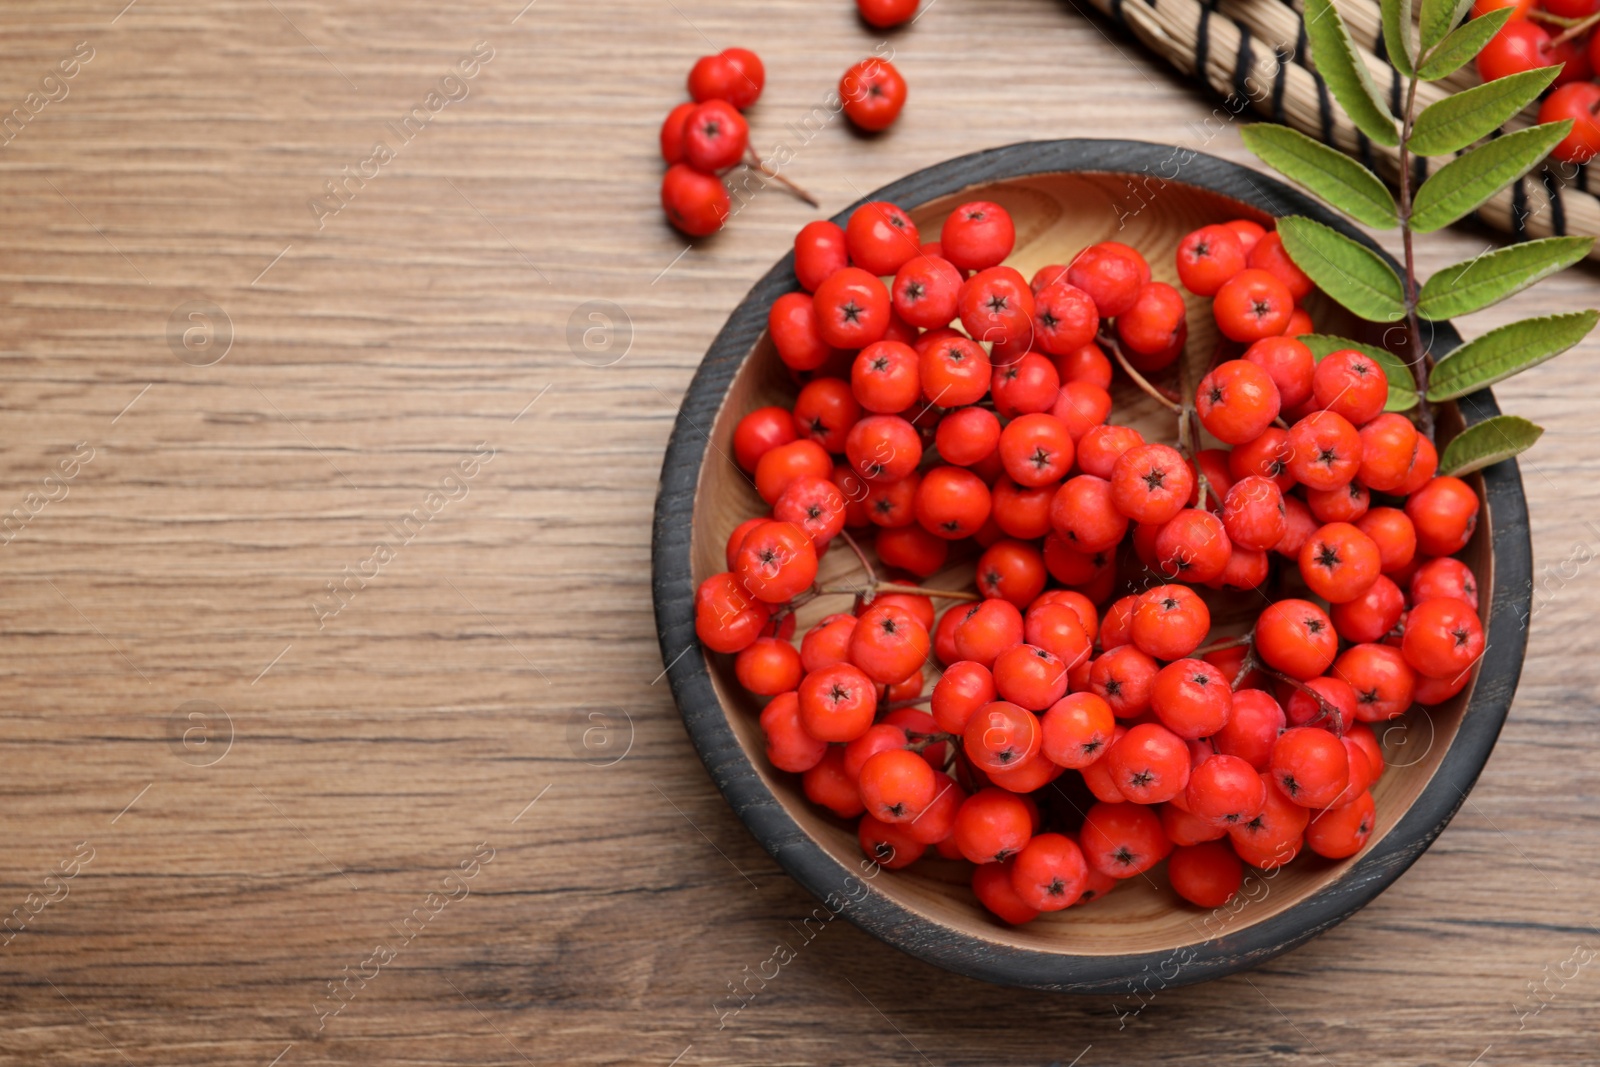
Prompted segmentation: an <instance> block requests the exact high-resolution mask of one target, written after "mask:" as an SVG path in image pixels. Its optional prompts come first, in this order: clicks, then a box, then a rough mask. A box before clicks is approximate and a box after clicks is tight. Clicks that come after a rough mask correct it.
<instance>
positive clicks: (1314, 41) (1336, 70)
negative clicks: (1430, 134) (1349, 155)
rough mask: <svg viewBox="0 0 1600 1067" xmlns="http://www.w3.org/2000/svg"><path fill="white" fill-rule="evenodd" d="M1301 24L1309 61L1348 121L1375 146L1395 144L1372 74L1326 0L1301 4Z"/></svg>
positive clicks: (1390, 121) (1391, 123)
mask: <svg viewBox="0 0 1600 1067" xmlns="http://www.w3.org/2000/svg"><path fill="white" fill-rule="evenodd" d="M1305 21H1306V39H1307V40H1308V41H1310V43H1311V60H1312V62H1313V63H1315V64H1316V68H1317V73H1318V74H1320V75H1322V80H1323V81H1325V82H1327V83H1328V91H1329V92H1330V93H1332V94H1333V98H1334V99H1335V100H1337V101H1339V106H1340V107H1342V108H1344V110H1345V114H1347V115H1349V116H1350V121H1351V122H1353V123H1355V124H1356V128H1357V129H1359V130H1360V131H1361V132H1362V133H1364V134H1366V135H1367V136H1368V137H1369V138H1371V139H1372V140H1373V141H1374V142H1376V143H1378V144H1382V145H1397V144H1399V143H1400V134H1399V133H1398V131H1396V130H1395V128H1394V116H1393V115H1391V114H1390V113H1389V109H1388V107H1387V106H1386V105H1385V104H1384V102H1383V96H1382V95H1381V94H1380V93H1379V92H1378V87H1377V85H1375V84H1374V83H1373V81H1372V74H1371V73H1370V72H1369V71H1368V70H1367V66H1366V64H1365V63H1364V62H1363V61H1362V60H1361V58H1360V53H1358V52H1357V51H1356V46H1355V42H1354V41H1352V40H1351V39H1350V31H1349V29H1348V28H1346V27H1345V24H1344V19H1342V18H1340V17H1339V12H1338V11H1336V10H1334V7H1333V4H1332V3H1331V2H1330V0H1305Z"/></svg>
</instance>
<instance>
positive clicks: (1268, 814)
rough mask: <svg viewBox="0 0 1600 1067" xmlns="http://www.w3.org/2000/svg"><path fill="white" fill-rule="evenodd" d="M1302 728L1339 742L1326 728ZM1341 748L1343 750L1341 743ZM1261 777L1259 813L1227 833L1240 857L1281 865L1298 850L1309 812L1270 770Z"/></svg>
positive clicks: (1259, 864)
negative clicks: (1262, 796) (1262, 795)
mask: <svg viewBox="0 0 1600 1067" xmlns="http://www.w3.org/2000/svg"><path fill="white" fill-rule="evenodd" d="M1303 729H1307V730H1308V732H1312V733H1321V734H1322V735H1323V736H1324V737H1327V738H1329V739H1330V740H1332V741H1333V742H1334V743H1335V744H1338V739H1337V738H1335V737H1334V736H1333V735H1332V734H1330V733H1328V732H1327V731H1325V730H1313V729H1310V728H1303ZM1284 736H1288V735H1287V734H1285V735H1284ZM1340 749H1341V751H1342V750H1343V746H1340ZM1261 779H1262V783H1263V784H1264V785H1266V786H1267V789H1266V794H1267V803H1266V806H1265V807H1263V808H1262V809H1261V814H1259V815H1257V816H1256V817H1255V818H1253V819H1251V820H1250V821H1249V822H1247V823H1244V824H1243V825H1240V826H1232V827H1229V828H1228V837H1229V839H1230V840H1231V841H1232V842H1233V847H1234V851H1236V852H1238V853H1239V858H1240V859H1242V860H1244V861H1245V862H1246V863H1249V864H1250V865H1251V866H1253V867H1261V868H1262V869H1263V870H1265V869H1269V868H1270V867H1281V866H1282V865H1283V864H1285V863H1288V862H1289V861H1290V860H1292V859H1293V858H1294V857H1295V854H1296V853H1298V852H1299V850H1300V844H1301V835H1302V834H1303V833H1304V832H1305V828H1306V824H1307V823H1308V822H1310V820H1311V813H1310V812H1309V811H1307V810H1306V809H1305V807H1303V806H1302V805H1299V804H1296V803H1295V802H1294V801H1292V800H1290V799H1289V798H1288V797H1286V796H1285V795H1284V794H1283V790H1281V789H1279V788H1278V787H1277V786H1276V785H1275V784H1273V783H1274V782H1275V781H1276V779H1274V778H1273V775H1272V772H1271V771H1264V772H1263V773H1262V775H1261ZM1263 861H1265V862H1263Z"/></svg>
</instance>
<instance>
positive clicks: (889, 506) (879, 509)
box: [867, 471, 922, 528]
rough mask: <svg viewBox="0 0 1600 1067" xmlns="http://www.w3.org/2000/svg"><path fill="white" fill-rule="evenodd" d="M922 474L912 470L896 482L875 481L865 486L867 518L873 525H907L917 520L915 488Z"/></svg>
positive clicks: (917, 487) (920, 483) (918, 485)
mask: <svg viewBox="0 0 1600 1067" xmlns="http://www.w3.org/2000/svg"><path fill="white" fill-rule="evenodd" d="M921 485H922V475H921V474H919V473H918V472H916V471H912V472H911V473H910V474H908V475H906V476H905V477H904V478H902V479H900V480H899V481H898V482H875V483H873V484H872V485H869V486H868V487H867V518H868V519H870V520H871V521H872V523H873V525H875V526H886V527H890V528H893V527H896V526H909V525H911V524H912V523H913V522H916V521H917V511H916V506H917V490H918V489H919V488H920V487H921Z"/></svg>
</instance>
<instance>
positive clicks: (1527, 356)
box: [1428, 310, 1600, 400]
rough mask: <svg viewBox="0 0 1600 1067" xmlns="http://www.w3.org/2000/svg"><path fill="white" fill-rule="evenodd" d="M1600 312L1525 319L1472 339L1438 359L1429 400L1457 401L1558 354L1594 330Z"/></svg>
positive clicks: (1430, 387)
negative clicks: (1458, 398)
mask: <svg viewBox="0 0 1600 1067" xmlns="http://www.w3.org/2000/svg"><path fill="white" fill-rule="evenodd" d="M1596 322H1600V311H1593V310H1590V311H1575V312H1571V313H1569V314H1566V315H1547V316H1545V317H1544V318H1539V319H1523V320H1522V321H1521V322H1513V323H1512V324H1511V325H1509V326H1501V327H1500V328H1499V329H1495V330H1490V331H1489V332H1488V333H1486V334H1484V335H1483V336H1482V337H1474V338H1473V339H1472V340H1470V341H1468V342H1467V343H1466V344H1464V345H1462V346H1461V347H1460V348H1458V349H1456V350H1455V351H1454V352H1452V353H1450V355H1448V356H1446V357H1445V358H1444V359H1442V360H1440V361H1439V362H1438V363H1437V364H1436V365H1435V366H1434V368H1433V375H1432V377H1431V378H1430V379H1429V380H1428V399H1429V400H1454V399H1456V398H1457V397H1460V396H1466V395H1467V394H1468V393H1472V392H1476V391H1477V390H1479V389H1482V388H1483V387H1484V386H1486V385H1493V384H1494V383H1495V382H1499V381H1504V380H1505V379H1507V378H1509V377H1511V376H1512V375H1513V374H1516V373H1518V372H1520V371H1525V370H1527V369H1528V368H1529V367H1532V366H1535V365H1537V364H1540V363H1543V362H1544V361H1545V360H1547V359H1549V358H1551V357H1552V356H1559V355H1560V354H1561V353H1563V352H1565V351H1566V350H1567V349H1569V348H1571V347H1572V346H1573V345H1575V344H1577V343H1578V342H1579V341H1581V340H1583V339H1584V337H1585V336H1586V335H1587V334H1588V333H1589V331H1590V330H1592V329H1594V324H1595V323H1596Z"/></svg>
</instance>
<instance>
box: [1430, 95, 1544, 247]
mask: <svg viewBox="0 0 1600 1067" xmlns="http://www.w3.org/2000/svg"><path fill="white" fill-rule="evenodd" d="M1571 130H1572V120H1571V119H1562V120H1561V121H1560V122H1547V123H1545V124H1544V125H1542V126H1531V127H1529V128H1528V129H1526V130H1518V131H1517V132H1516V133H1508V134H1506V135H1505V136H1504V137H1496V138H1495V139H1494V140H1492V141H1490V142H1489V143H1488V144H1485V145H1480V146H1479V147H1477V148H1474V149H1473V150H1472V151H1470V152H1468V153H1466V154H1465V155H1461V156H1457V157H1456V158H1455V159H1453V160H1451V161H1450V162H1449V163H1446V164H1445V165H1444V166H1442V167H1440V168H1439V169H1438V170H1437V171H1435V172H1434V173H1433V176H1432V177H1431V178H1429V179H1428V180H1427V181H1425V182H1423V183H1422V188H1420V189H1418V190H1417V198H1416V200H1414V201H1413V202H1412V205H1411V228H1412V230H1414V231H1416V232H1417V233H1431V232H1432V231H1434V230H1437V229H1439V228H1441V227H1444V226H1448V225H1450V224H1451V223H1452V222H1454V221H1456V220H1457V219H1459V218H1460V217H1461V216H1463V215H1465V214H1466V213H1467V212H1469V211H1471V210H1473V209H1474V208H1476V207H1477V206H1478V205H1479V204H1481V203H1483V202H1484V201H1485V200H1487V199H1489V198H1490V197H1491V196H1493V195H1494V194H1495V193H1497V192H1499V191H1500V190H1501V189H1502V188H1504V187H1505V186H1506V185H1508V184H1510V183H1511V182H1514V181H1516V180H1517V179H1518V178H1520V177H1522V176H1523V175H1524V174H1526V173H1528V171H1530V170H1532V169H1533V168H1534V167H1536V166H1538V165H1539V161H1540V160H1542V159H1543V158H1544V157H1545V156H1547V155H1549V153H1550V149H1552V148H1554V147H1555V146H1556V143H1557V142H1558V141H1560V140H1561V139H1562V138H1563V137H1565V136H1566V135H1567V134H1568V133H1569V132H1570V131H1571Z"/></svg>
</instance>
